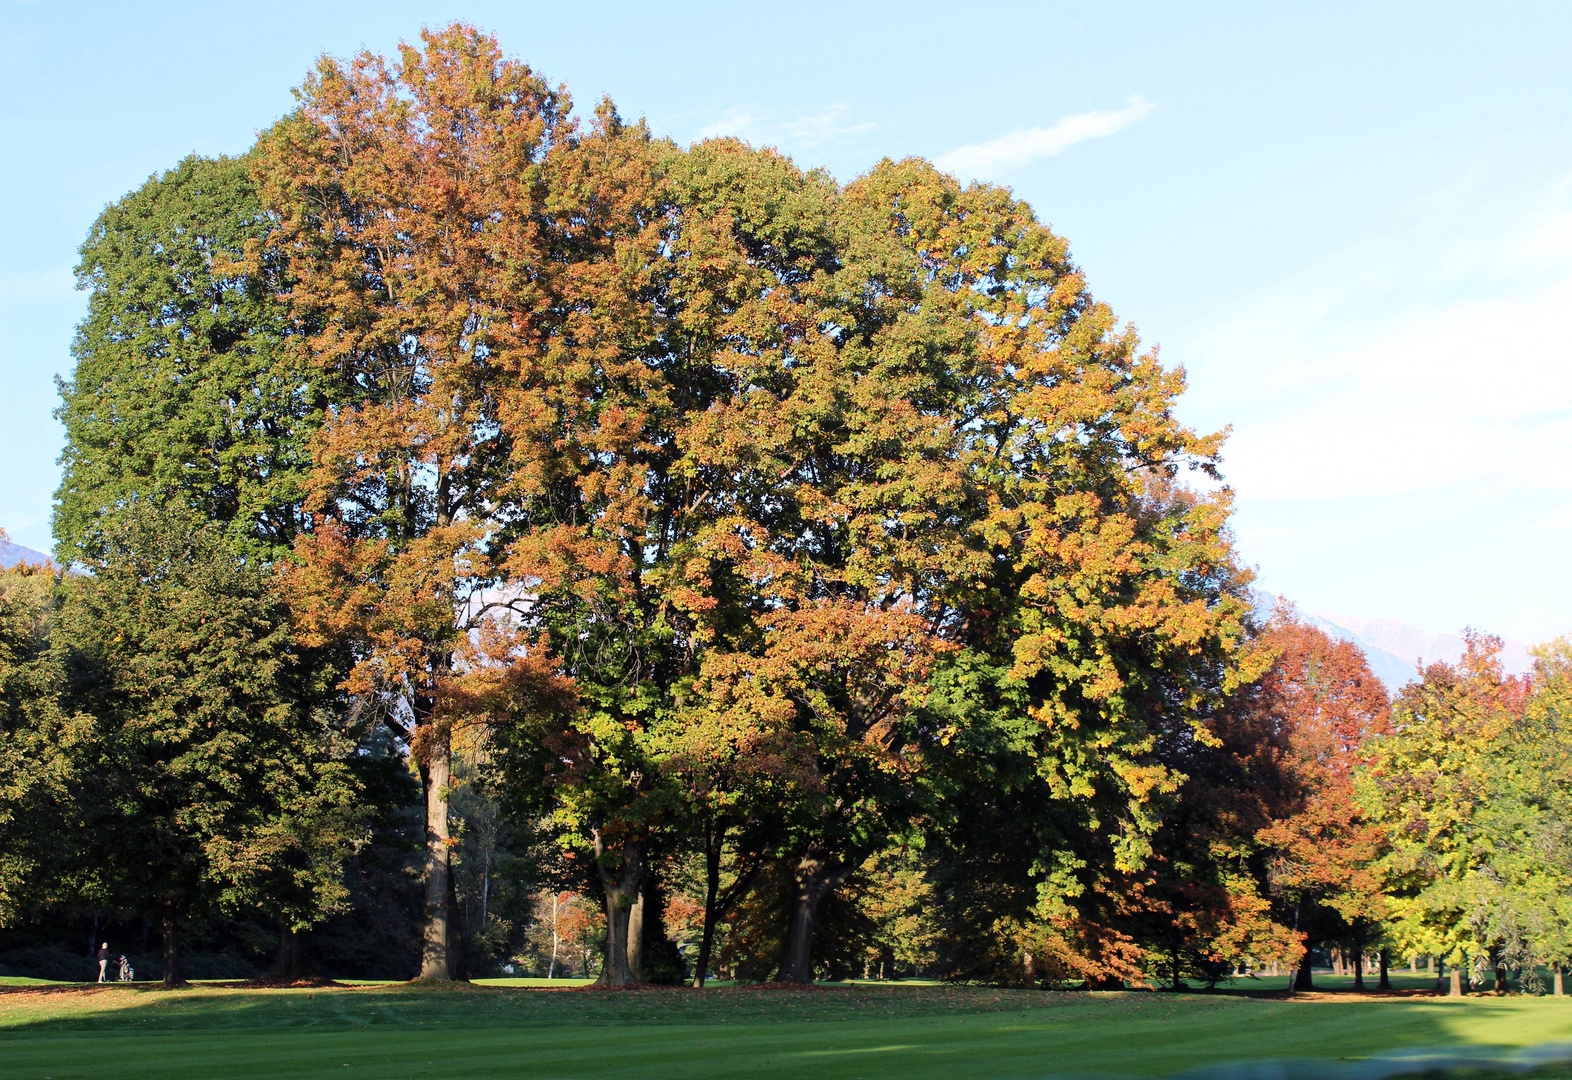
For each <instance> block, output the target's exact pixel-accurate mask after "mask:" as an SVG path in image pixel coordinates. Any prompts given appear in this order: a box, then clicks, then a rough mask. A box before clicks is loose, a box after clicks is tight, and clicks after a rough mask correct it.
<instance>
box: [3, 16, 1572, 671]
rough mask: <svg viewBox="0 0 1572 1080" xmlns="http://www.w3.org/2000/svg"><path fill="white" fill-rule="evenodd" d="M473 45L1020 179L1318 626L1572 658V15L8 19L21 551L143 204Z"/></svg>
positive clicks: (1257, 560) (793, 127) (782, 132)
mask: <svg viewBox="0 0 1572 1080" xmlns="http://www.w3.org/2000/svg"><path fill="white" fill-rule="evenodd" d="M454 18H463V19H466V20H468V21H471V22H474V23H476V24H478V25H480V26H482V27H484V28H487V29H489V30H492V31H494V32H496V33H497V34H498V35H499V36H500V38H501V40H502V44H503V46H504V48H505V49H506V50H507V51H508V52H510V53H512V54H514V55H517V56H521V57H523V58H524V59H525V60H527V61H528V62H529V63H531V64H532V65H533V66H534V67H535V68H536V69H537V70H539V71H541V72H542V73H544V74H545V75H546V76H547V77H549V78H551V79H553V80H559V81H563V82H565V83H567V85H568V88H569V90H570V91H571V92H572V93H573V94H574V96H575V98H576V100H577V101H578V102H579V103H580V104H581V105H589V104H592V103H593V101H594V100H595V99H596V98H598V97H599V96H600V95H601V94H603V93H610V94H611V95H612V97H613V98H614V99H615V100H616V101H617V103H618V105H619V107H620V108H621V109H622V111H623V112H624V113H625V114H630V115H640V114H642V115H644V116H647V117H648V118H649V120H650V122H651V124H652V125H653V126H654V128H655V129H656V131H658V132H661V133H664V134H669V135H671V136H674V137H676V138H678V139H683V140H688V139H694V138H699V137H702V136H703V135H704V134H707V133H712V132H726V133H730V134H738V135H742V136H744V137H747V138H749V139H752V140H753V141H755V142H756V143H771V144H775V145H779V146H780V147H781V148H783V149H784V150H786V151H787V152H789V153H791V154H792V155H793V156H794V157H795V158H796V160H797V161H798V162H799V163H801V164H803V165H824V166H826V167H828V168H829V169H830V170H831V171H832V172H834V173H835V175H837V176H838V177H840V178H842V179H850V178H851V177H853V176H855V175H856V174H857V173H859V172H860V171H862V170H863V169H865V168H866V167H867V166H868V165H870V164H871V163H873V162H874V161H876V160H878V159H879V158H880V157H881V156H884V155H891V156H904V155H908V154H920V155H924V156H928V157H932V158H935V159H940V160H943V161H944V162H945V163H946V164H947V165H949V166H951V167H954V168H955V169H957V170H958V171H961V172H963V173H965V174H967V175H974V176H978V177H982V178H987V179H992V180H997V181H1000V182H1003V183H1007V184H1009V185H1011V186H1012V187H1014V188H1015V190H1016V191H1017V192H1018V193H1019V194H1020V195H1022V196H1024V197H1025V198H1027V199H1029V200H1030V201H1031V202H1032V204H1033V205H1034V206H1035V207H1036V208H1037V210H1038V213H1039V214H1040V215H1041V216H1042V217H1043V218H1044V219H1045V220H1046V221H1048V222H1050V223H1051V224H1052V225H1053V226H1054V227H1055V228H1056V229H1058V230H1059V231H1060V232H1061V233H1063V234H1064V235H1065V236H1067V237H1068V238H1069V240H1070V243H1071V250H1072V251H1073V253H1074V254H1075V256H1076V258H1077V259H1078V260H1079V261H1080V263H1081V264H1082V265H1083V266H1084V267H1085V268H1086V270H1087V273H1088V276H1089V279H1090V282H1091V285H1092V288H1093V290H1094V291H1095V292H1096V293H1097V295H1098V296H1099V297H1101V298H1102V299H1105V300H1107V301H1109V302H1110V303H1111V304H1113V306H1114V308H1115V310H1116V311H1117V312H1118V313H1119V314H1120V315H1121V316H1122V317H1123V318H1126V319H1129V320H1131V321H1132V322H1134V323H1135V324H1136V325H1137V326H1138V327H1139V328H1140V330H1141V332H1142V334H1143V336H1144V337H1145V338H1146V339H1147V340H1148V341H1151V342H1154V343H1158V344H1160V345H1161V347H1162V350H1163V356H1164V357H1165V359H1166V360H1167V361H1169V362H1170V363H1178V364H1183V365H1185V367H1186V368H1187V369H1188V371H1189V373H1190V378H1191V389H1190V391H1189V393H1188V395H1187V396H1186V399H1185V402H1184V405H1183V410H1182V411H1183V415H1184V416H1185V418H1186V419H1187V420H1188V421H1189V422H1191V423H1192V424H1194V425H1196V426H1200V427H1208V428H1211V427H1217V426H1221V425H1225V424H1232V425H1233V428H1234V436H1233V439H1232V441H1231V442H1230V444H1229V450H1228V454H1227V461H1226V471H1227V474H1228V476H1229V479H1230V481H1231V482H1232V483H1233V484H1234V486H1235V487H1236V489H1237V491H1238V496H1239V499H1238V514H1237V518H1236V527H1237V531H1238V536H1239V545H1240V549H1241V551H1242V553H1243V555H1244V557H1245V559H1246V560H1247V561H1248V562H1250V563H1252V564H1255V565H1258V566H1259V568H1260V572H1261V583H1262V585H1263V586H1264V587H1266V588H1269V589H1271V590H1273V591H1274V592H1279V593H1283V594H1285V595H1287V596H1289V597H1291V598H1294V599H1295V600H1296V601H1297V602H1298V603H1299V604H1300V606H1301V607H1304V608H1306V609H1308V610H1327V611H1332V612H1337V613H1341V614H1345V615H1348V616H1353V617H1359V618H1395V619H1401V620H1404V621H1406V622H1409V623H1412V624H1413V625H1415V626H1418V627H1420V628H1423V629H1425V630H1428V631H1432V632H1445V631H1456V630H1458V629H1460V628H1461V627H1462V626H1464V625H1466V624H1472V625H1476V626H1479V627H1482V628H1485V629H1490V630H1494V631H1497V632H1500V633H1503V634H1505V635H1507V636H1509V637H1513V638H1518V639H1522V640H1529V641H1532V640H1538V639H1542V638H1545V637H1548V636H1552V635H1555V634H1560V633H1566V632H1569V631H1572V569H1569V561H1568V555H1569V547H1572V543H1569V541H1572V323H1569V320H1568V317H1567V315H1568V312H1572V75H1569V72H1572V4H1568V3H1565V2H1557V3H1541V4H1533V3H1500V4H1491V5H1482V4H1478V3H1456V4H1445V3H1435V2H1430V3H1412V4H1400V3H1385V4H1381V3H1371V2H1369V0H1366V2H1363V3H1346V4H1343V3H1326V2H1321V3H1313V4H1311V3H1307V4H1300V5H1288V4H1259V3H1252V4H1243V3H1241V4H1204V3H1189V4H1173V3H1150V4H1136V3H1128V4H1103V5H1087V4H1084V3H1077V4H1073V5H1072V4H1050V3H1037V4H1019V5H1014V4H996V5H980V4H978V5H963V4H944V5H938V4H934V5H924V4H900V5H896V4H890V5H879V4H857V3H852V2H838V3H800V4H793V5H789V6H787V5H743V4H724V5H723V4H661V5H654V4H604V3H600V4H597V3H578V4H563V3H554V4H549V5H548V4H534V3H512V4H506V3H491V2H481V3H447V2H440V3H439V2H433V3H400V2H384V3H375V4H351V3H334V2H332V0H319V2H314V3H301V2H296V0H286V2H273V3H269V4H266V5H263V4H243V5H242V4H234V5H226V4H216V3H212V2H210V0H209V2H204V3H162V4H137V3H116V4H107V3H69V2H58V0H57V2H54V3H43V2H39V3H16V2H13V0H0V147H3V148H4V154H5V159H6V161H7V167H6V168H5V169H4V170H3V172H0V387H3V393H0V460H3V462H4V470H3V472H0V476H3V480H0V525H4V526H5V527H6V528H8V529H9V530H10V531H11V533H12V535H13V537H14V538H15V539H16V540H18V541H19V542H21V543H24V544H27V545H29V546H32V547H35V548H48V547H49V546H50V538H49V500H50V495H51V492H52V491H53V489H54V486H55V483H56V480H57V475H58V474H57V469H56V466H55V458H56V455H57V454H58V453H59V447H60V432H59V429H58V427H57V425H56V424H55V423H54V421H53V420H52V419H51V418H50V410H51V408H52V407H53V405H54V401H55V396H54V389H53V385H52V381H51V380H52V378H53V376H54V375H55V374H56V373H60V372H65V371H66V370H68V364H69V353H68V348H69V344H70V338H71V330H72V327H73V325H74V323H75V322H76V320H77V319H78V318H80V316H81V312H82V308H83V302H82V297H81V296H80V295H79V294H77V293H75V292H74V291H73V290H72V288H71V277H70V268H71V266H72V265H73V263H74V258H75V249H76V246H77V245H78V244H79V243H80V242H81V239H82V237H83V235H84V234H85V232H86V230H87V227H88V225H89V224H90V222H91V221H92V219H93V218H94V216H95V215H96V214H97V213H98V212H99V210H100V209H102V207H103V206H104V204H105V203H107V202H109V201H111V200H113V199H115V198H117V197H118V196H119V195H121V194H122V193H124V192H125V191H127V190H128V189H130V188H131V187H133V186H135V185H137V184H139V183H141V182H142V181H143V180H144V179H146V177H147V176H148V175H149V174H150V173H152V172H153V171H155V170H158V169H162V168H165V167H167V166H169V165H170V164H172V163H174V162H175V161H177V160H178V159H179V158H180V157H181V156H183V155H184V154H186V153H189V152H191V151H199V152H202V153H220V152H234V151H238V150H242V149H244V148H245V146H247V145H248V144H249V143H250V141H251V139H252V138H253V136H254V134H255V132H256V131H257V130H258V129H260V128H262V127H264V126H265V125H267V124H268V123H270V122H271V121H272V120H274V119H275V118H276V117H277V116H278V115H279V114H280V113H282V112H283V111H284V110H286V109H288V108H289V106H290V101H291V98H290V93H289V91H290V87H291V86H293V85H295V84H296V83H298V82H299V81H300V78H301V77H302V75H303V74H304V73H305V71H306V70H307V69H308V67H309V66H310V64H311V63H312V61H313V59H314V57H315V56H317V55H318V54H319V53H321V52H323V51H327V52H331V53H334V54H338V55H343V54H346V53H348V52H351V51H353V50H356V49H358V48H360V47H361V46H368V47H370V48H372V49H374V50H377V51H386V50H388V49H390V48H391V47H392V46H394V45H395V43H396V42H397V41H398V40H399V39H400V38H401V37H413V36H415V35H416V34H417V33H418V30H419V28H420V26H421V25H422V24H430V25H440V24H442V23H445V22H447V21H449V20H451V19H454Z"/></svg>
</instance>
